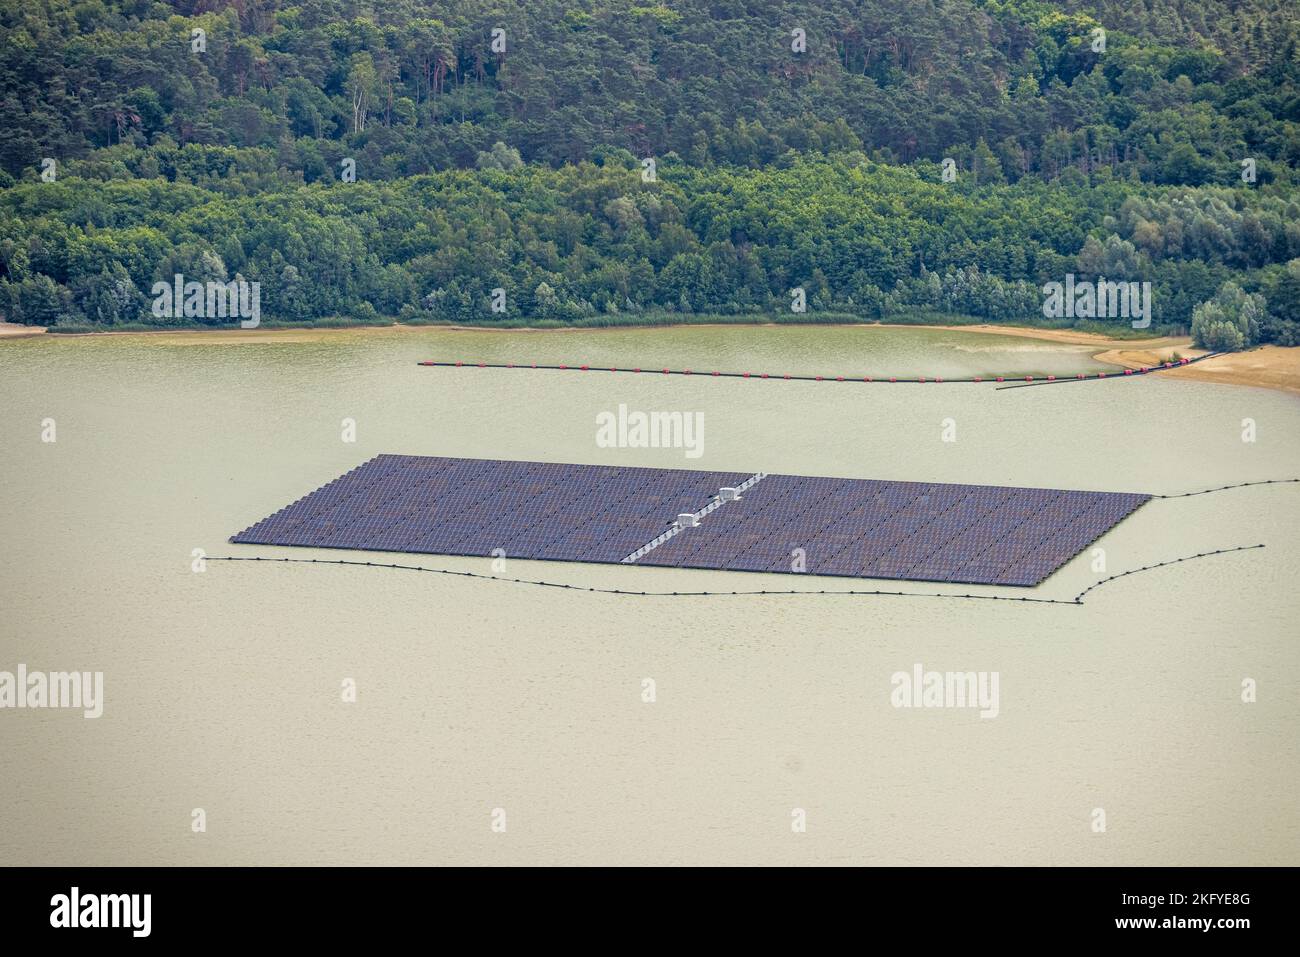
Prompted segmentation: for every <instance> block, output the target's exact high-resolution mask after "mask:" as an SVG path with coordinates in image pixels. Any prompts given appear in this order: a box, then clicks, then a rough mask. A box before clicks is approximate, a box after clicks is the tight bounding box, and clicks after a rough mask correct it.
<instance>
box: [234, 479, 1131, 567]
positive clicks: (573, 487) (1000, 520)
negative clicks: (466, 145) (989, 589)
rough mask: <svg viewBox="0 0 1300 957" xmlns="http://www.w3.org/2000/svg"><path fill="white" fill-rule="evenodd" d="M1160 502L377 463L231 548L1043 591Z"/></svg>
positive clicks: (985, 489) (898, 485) (1116, 496)
mask: <svg viewBox="0 0 1300 957" xmlns="http://www.w3.org/2000/svg"><path fill="white" fill-rule="evenodd" d="M1150 498H1151V496H1149V495H1144V494H1137V493H1122V492H1083V491H1068V490H1061V489H1039V488H1009V487H1001V486H985V485H951V484H940V483H927V482H895V481H877V480H871V479H837V478H817V477H810V476H798V475H768V474H765V473H762V472H759V473H744V472H714V471H695V470H686V469H652V468H632V467H619V466H594V465H565V464H557V463H545V462H514V461H500V460H491V459H461V458H438V457H424V456H411V455H380V456H377V457H376V458H374V459H371V460H370V461H369V462H366V463H365V464H364V465H361V466H359V467H357V468H355V469H353V470H352V471H350V472H348V473H347V474H345V475H343V476H341V477H340V478H338V479H335V480H334V481H332V482H330V483H329V484H327V485H324V486H322V487H321V488H319V489H317V490H316V491H315V492H312V493H311V494H310V495H307V496H305V497H304V498H302V499H299V500H298V501H297V502H294V503H293V504H292V505H289V506H288V507H286V508H284V509H281V510H280V511H279V512H276V513H275V514H274V515H271V516H270V517H268V518H266V519H264V520H262V521H260V522H258V523H257V524H255V525H253V526H251V527H250V528H247V529H245V530H244V531H242V532H240V533H239V534H237V535H235V536H234V537H233V538H231V541H232V542H234V543H237V544H256V545H290V546H302V547H309V548H345V549H357V550H364V551H386V552H408V553H416V554H438V555H477V556H485V557H507V558H520V559H539V560H545V561H574V562H598V563H609V564H637V565H656V566H668V567H676V568H699V569H718V570H730V571H754V572H784V573H794V574H799V573H803V574H811V575H832V576H842V577H851V578H884V579H896V580H909V581H934V582H953V583H964V584H981V585H1021V586H1030V585H1036V584H1038V583H1039V582H1041V581H1042V580H1044V579H1045V578H1046V577H1047V576H1049V575H1050V574H1052V572H1054V571H1056V569H1058V568H1059V567H1060V566H1061V565H1063V564H1065V563H1066V562H1067V561H1069V560H1070V559H1071V558H1073V557H1074V556H1075V555H1077V554H1078V553H1079V552H1081V551H1082V550H1083V549H1084V548H1086V547H1087V546H1088V545H1090V544H1091V543H1092V542H1094V541H1096V540H1097V539H1098V538H1099V537H1100V536H1101V535H1103V534H1105V533H1106V532H1107V531H1109V530H1110V529H1111V528H1112V527H1114V526H1115V525H1116V524H1117V523H1119V522H1120V521H1122V520H1123V519H1124V518H1125V517H1127V516H1128V515H1130V514H1131V513H1132V512H1133V511H1135V510H1136V509H1138V508H1140V507H1141V506H1142V505H1143V504H1145V503H1146V502H1147V501H1148V500H1149V499H1150Z"/></svg>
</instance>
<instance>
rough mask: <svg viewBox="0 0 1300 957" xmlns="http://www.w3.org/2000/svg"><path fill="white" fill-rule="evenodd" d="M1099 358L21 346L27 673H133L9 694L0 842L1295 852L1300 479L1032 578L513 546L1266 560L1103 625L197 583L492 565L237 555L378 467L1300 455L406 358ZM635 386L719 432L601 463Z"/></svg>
mask: <svg viewBox="0 0 1300 957" xmlns="http://www.w3.org/2000/svg"><path fill="white" fill-rule="evenodd" d="M1092 352H1093V350H1092V349H1090V348H1088V347H1082V346H1068V345H1061V344H1058V343H1053V342H1047V341H1041V340H1033V339H1024V338H1017V337H1013V336H1001V335H987V334H977V333H972V332H956V331H946V330H933V329H893V328H869V327H816V326H806V327H743V326H726V327H686V328H673V329H648V330H647V329H617V330H601V331H564V332H527V331H519V332H489V331H472V332H471V331H455V330H446V329H416V330H412V329H395V330H339V331H328V330H322V331H307V332H300V331H293V332H272V331H265V332H258V333H252V334H238V333H231V334H216V335H213V334H194V333H176V334H167V335H124V336H100V337H78V338H56V337H48V336H47V337H37V338H30V339H20V340H12V341H0V407H2V408H3V414H0V450H3V455H2V456H0V485H2V487H3V495H0V531H2V533H3V542H4V546H5V547H4V549H3V551H2V552H0V596H3V598H2V601H3V614H2V615H0V623H2V624H0V670H7V671H13V670H14V669H15V668H16V666H17V665H18V664H20V663H22V664H25V665H27V667H28V668H29V669H32V670H37V669H41V670H88V671H102V672H103V673H104V713H103V716H102V717H99V718H97V719H92V720H87V719H84V718H83V717H82V716H81V714H80V712H73V711H68V710H55V709H46V710H31V709H27V710H5V711H0V748H2V749H3V754H4V757H5V759H4V771H3V773H2V774H0V860H4V861H5V862H7V863H15V864H64V865H70V864H79V865H86V864H100V865H107V864H379V863H388V864H442V863H446V864H456V863H460V864H464V863H525V864H542V863H580V864H596V863H612V864H637V863H661V864H703V863H725V864H754V863H782V864H801V863H836V864H859V863H860V864H1146V865H1230V864H1273V865H1280V864H1295V863H1297V862H1298V861H1300V815H1298V814H1297V810H1298V809H1297V797H1296V789H1295V781H1296V780H1297V778H1298V777H1300V747H1298V745H1297V741H1300V737H1298V736H1297V733H1296V732H1297V728H1300V722H1298V721H1297V719H1298V718H1300V706H1298V702H1300V698H1298V697H1297V695H1296V693H1295V688H1296V686H1297V682H1298V681H1300V673H1298V672H1300V651H1297V646H1296V643H1295V636H1296V620H1297V614H1298V613H1300V591H1298V590H1297V588H1296V582H1297V581H1298V580H1300V508H1297V505H1298V504H1300V486H1298V485H1274V486H1264V487H1255V488H1243V489H1237V490H1233V491H1227V492H1222V493H1218V494H1214V495H1204V496H1199V497H1194V498H1187V499H1173V500H1157V501H1154V502H1152V503H1150V504H1149V505H1147V506H1144V507H1143V508H1142V509H1141V510H1139V512H1138V513H1137V514H1135V515H1134V516H1133V517H1132V518H1130V519H1128V520H1127V521H1125V522H1123V523H1122V524H1121V525H1120V526H1119V527H1118V528H1116V529H1115V530H1114V531H1113V532H1111V533H1110V534H1109V535H1107V536H1106V537H1105V538H1104V539H1102V541H1101V542H1100V543H1099V545H1100V546H1102V547H1103V548H1104V551H1105V565H1106V571H1105V572H1099V571H1095V570H1093V567H1092V563H1093V562H1094V560H1095V559H1094V557H1093V556H1092V555H1091V554H1090V553H1089V552H1088V551H1085V552H1084V553H1083V554H1081V555H1080V556H1078V557H1077V558H1075V559H1074V560H1073V561H1071V562H1070V563H1069V564H1067V565H1066V566H1065V567H1064V568H1063V569H1061V571H1059V572H1058V573H1057V574H1055V575H1053V576H1052V577H1050V578H1049V579H1048V580H1047V581H1046V582H1045V583H1044V584H1043V585H1041V586H1039V588H1037V589H1034V590H1031V591H1028V592H1027V591H1025V590H1019V589H1011V588H1002V589H998V588H975V587H974V586H944V585H929V584H923V583H911V582H901V583H893V582H886V583H873V582H869V581H864V582H855V581H852V580H845V579H815V578H808V577H804V578H794V577H791V576H765V575H749V574H746V575H739V576H738V575H737V574H735V573H725V572H710V571H686V570H674V569H657V568H634V567H615V566H598V565H563V564H548V563H539V562H525V561H518V560H509V562H508V574H510V575H511V576H519V577H527V578H540V579H545V580H548V581H554V582H564V583H570V584H574V585H581V586H583V587H593V586H594V587H609V588H630V589H636V590H647V589H648V590H661V591H673V590H683V591H685V590H690V591H696V590H719V591H725V590H733V589H735V588H738V587H740V588H746V589H748V588H756V589H761V588H773V589H776V588H792V587H794V588H805V589H809V590H814V591H815V590H819V589H826V590H842V589H845V588H863V589H871V588H876V587H881V588H885V589H889V590H901V591H908V592H913V593H918V594H919V593H945V594H949V595H961V594H967V593H978V594H981V595H1009V596H1013V597H1019V596H1021V595H1024V594H1033V595H1036V596H1044V597H1053V598H1066V599H1068V598H1072V597H1073V596H1074V595H1076V594H1077V593H1078V592H1080V591H1081V590H1082V589H1084V588H1086V587H1087V586H1088V585H1090V584H1092V583H1094V582H1096V581H1097V580H1099V579H1100V578H1104V577H1106V575H1108V574H1113V573H1115V572H1119V571H1125V570H1128V569H1131V568H1136V567H1139V566H1143V565H1148V564H1152V563H1155V562H1161V561H1166V560H1168V559H1171V558H1176V557H1182V556H1188V555H1194V554H1196V553H1200V552H1205V551H1209V550H1213V549H1219V548H1226V547H1231V546H1239V545H1253V544H1257V543H1263V544H1265V545H1266V546H1267V547H1266V548H1264V549H1261V550H1255V551H1248V552H1241V553H1235V554H1228V555H1220V556H1214V557H1207V558H1203V559H1199V560H1196V561H1191V562H1186V563H1182V564H1177V565H1173V566H1169V567H1165V568H1160V569H1156V570H1152V571H1147V572H1143V573H1141V574H1138V575H1132V576H1128V577H1125V578H1122V579H1119V580H1117V581H1114V582H1111V583H1109V584H1107V585H1105V586H1104V587H1102V588H1100V589H1098V590H1096V591H1094V592H1092V593H1090V594H1089V595H1088V597H1087V598H1086V601H1085V604H1083V605H1081V606H1073V605H1045V604H1030V603H1019V602H1016V603H1012V602H997V601H973V600H965V599H960V598H933V597H892V596H874V597H872V596H833V595H796V596H750V597H731V596H719V597H700V598H682V597H677V598H672V597H627V596H613V595H601V594H593V593H586V592H581V591H563V590H559V589H551V588H539V587H533V586H527V585H516V584H510V583H503V582H493V581H485V580H480V579H469V578H454V577H448V576H441V575H424V574H416V573H412V572H403V571H396V570H389V569H367V568H355V567H338V566H324V567H321V566H315V567H313V566H311V565H300V564H275V565H266V564H260V565H259V564H255V563H222V562H210V563H208V564H207V566H206V570H205V571H203V572H201V573H196V572H194V571H192V565H191V563H192V561H193V559H192V554H193V550H194V549H202V550H204V552H205V553H206V554H207V555H209V556H219V555H236V554H238V555H266V556H276V557H280V556H287V557H322V558H338V557H356V558H359V559H360V560H363V561H364V560H369V559H371V558H374V559H375V560H377V561H378V560H382V561H394V560H397V561H405V562H406V563H408V564H420V565H424V566H427V567H432V568H445V569H453V570H461V571H476V572H481V573H484V574H491V573H492V569H491V567H490V564H491V559H490V558H488V557H486V556H485V557H484V558H482V559H465V558H459V559H458V558H442V557H438V556H412V557H410V559H409V560H406V559H401V558H394V557H391V556H373V555H363V554H354V555H345V554H343V553H337V552H326V551H312V550H302V549H281V548H260V547H254V546H234V545H229V544H227V539H228V538H229V536H230V535H232V534H234V533H235V532H237V531H240V530H241V529H243V528H245V527H247V526H248V525H250V524H252V523H253V522H255V521H257V520H259V519H261V518H263V517H265V516H267V515H269V514H270V513H271V512H273V511H275V510H277V509H279V508H281V507H282V506H284V505H286V504H288V503H289V502H291V501H293V500H295V499H297V498H299V497H301V496H303V495H305V494H307V493H308V492H310V491H311V490H313V489H315V488H317V487H318V486H320V485H321V484H323V483H325V482H326V481H329V480H330V479H333V478H335V477H336V476H338V475H340V474H342V473H343V472H345V471H347V470H348V469H350V468H352V467H354V466H356V465H358V464H360V463H361V462H363V461H365V460H367V459H369V458H371V457H372V456H374V455H377V454H379V453H384V452H390V453H407V454H422V455H448V456H469V457H482V458H507V459H527V460H543V461H557V462H579V463H599V464H627V465H641V466H658V467H673V468H699V469H720V470H723V469H725V470H736V471H743V472H755V471H766V472H789V473H797V474H805V475H829V476H845V477H861V478H880V479H899V480H920V481H943V482H968V483H978V484H991V485H1022V486H1047V487H1058V488H1077V489H1095V490H1105V491H1141V492H1156V493H1176V492H1184V491H1190V490H1196V489H1202V488H1207V487H1211V486H1219V485H1224V484H1229V483H1236V482H1245V481H1251V480H1261V479H1273V478H1290V477H1297V476H1300V442H1297V436H1300V400H1297V398H1296V397H1294V396H1288V395H1285V394H1282V393H1278V392H1270V391H1266V390H1262V389H1253V388H1243V387H1237V386H1226V385H1215V384H1208V383H1202V382H1192V381H1174V380H1171V379H1162V378H1161V377H1160V376H1159V375H1150V376H1145V377H1142V378H1139V379H1124V378H1122V377H1121V378H1118V379H1111V380H1107V381H1103V382H1089V383H1068V384H1059V385H1051V386H1040V387H1033V388H1020V389H1006V390H1002V391H998V390H996V389H995V388H994V386H993V385H992V384H980V385H974V384H971V385H961V384H941V385H937V384H926V385H903V384H899V385H890V384H887V383H877V384H848V383H846V384H839V383H833V382H823V383H817V382H780V381H776V382H773V381H766V382H763V381H756V380H740V379H713V378H711V377H695V376H693V377H690V378H684V377H676V376H674V377H667V376H653V375H644V376H635V375H610V374H607V373H589V374H580V373H576V372H544V371H532V370H494V369H475V368H464V369H445V368H424V367H420V366H418V365H416V363H417V362H418V361H419V360H422V359H444V360H448V359H449V360H463V361H467V362H479V361H482V362H489V363H490V362H518V363H531V362H539V363H547V362H569V363H572V364H580V363H587V364H590V365H593V366H597V365H601V364H607V365H608V364H619V365H627V366H642V367H645V368H655V367H658V368H662V367H663V366H671V367H674V368H692V369H697V370H701V371H707V370H712V369H720V370H723V371H754V372H769V373H773V374H781V373H786V372H789V373H791V374H796V373H798V374H829V375H836V374H846V375H848V374H856V375H873V376H876V377H880V376H888V375H891V374H893V375H899V376H910V375H927V376H941V377H945V378H954V377H959V376H964V375H985V376H991V375H995V374H999V373H1019V374H1021V375H1024V374H1055V375H1060V376H1072V375H1074V374H1075V373H1077V372H1095V371H1098V370H1101V369H1105V368H1109V367H1106V366H1103V365H1100V364H1098V363H1097V362H1096V361H1095V360H1093V359H1092V358H1091V355H1092ZM621 403H625V404H626V405H627V406H628V407H629V408H631V409H639V410H644V411H652V410H661V411H685V412H699V413H702V415H703V419H704V422H705V433H704V443H703V447H702V455H701V456H700V457H699V458H691V459H687V458H686V457H685V455H684V452H683V450H681V449H617V448H615V449H611V448H602V447H600V446H598V444H597V442H596V419H597V416H598V415H600V414H601V413H602V412H609V411H612V410H615V409H617V407H618V406H619V404H621ZM49 420H52V423H51V422H50V421H49ZM945 420H951V426H950V427H949V434H951V433H952V430H954V429H955V438H956V441H950V442H949V441H943V432H944V429H945V426H946V424H947V423H946V421H945ZM1244 420H1251V423H1253V429H1254V441H1243V428H1248V427H1250V425H1249V424H1248V425H1246V426H1244V425H1243V421H1244ZM349 421H350V422H351V424H352V427H353V428H354V430H355V441H352V442H349V441H344V437H345V433H347V432H348V431H349V430H348V422H349ZM51 426H52V427H53V430H54V431H53V437H54V438H55V441H53V442H48V441H42V438H43V435H44V437H46V438H49V437H50V428H51ZM737 578H739V579H742V580H741V581H739V582H738V581H737ZM917 664H920V665H923V666H924V668H925V669H927V670H928V669H937V670H939V671H960V672H967V671H974V672H996V673H997V674H998V675H999V676H1000V709H999V714H998V716H997V717H996V718H995V719H992V720H982V719H981V718H980V717H979V715H978V713H977V712H976V711H973V710H970V709H960V708H937V709H921V708H913V709H905V708H896V707H894V706H893V705H892V704H891V676H893V675H895V674H896V673H899V672H911V671H912V669H913V667H914V665H917ZM645 679H652V681H653V688H654V699H655V700H654V701H653V702H649V701H646V700H643V699H644V697H645V689H646V688H647V687H649V686H648V685H647V684H646V683H645ZM1248 679H1250V680H1253V681H1254V682H1256V683H1257V700H1255V701H1253V702H1252V703H1245V702H1243V700H1242V687H1243V681H1246V680H1248ZM345 681H351V682H353V683H354V685H355V688H356V700H355V702H347V701H344V700H343V695H342V694H341V690H340V689H341V687H342V685H343V683H344V682H345ZM200 808H201V809H202V810H203V815H204V819H205V821H206V830H205V831H203V832H202V833H195V832H194V831H193V830H192V827H191V823H192V815H193V812H194V809H200ZM496 809H501V811H504V817H503V816H502V815H501V814H500V813H497V815H496V816H495V817H494V810H496ZM796 809H798V810H799V811H802V812H803V813H804V815H805V817H806V822H807V827H806V832H797V831H795V830H793V829H792V819H794V818H792V814H793V815H795V817H796V818H797V817H798V811H797V810H796ZM1096 809H1102V810H1103V811H1104V815H1105V830H1104V831H1099V830H1096V829H1095V822H1097V821H1098V820H1100V819H1099V817H1098V815H1097V814H1096ZM501 820H504V821H505V822H506V827H505V830H504V832H501V831H499V830H494V828H493V823H494V821H497V822H498V823H499V822H500V821H501Z"/></svg>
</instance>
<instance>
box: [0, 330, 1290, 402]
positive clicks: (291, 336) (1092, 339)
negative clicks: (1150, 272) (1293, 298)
mask: <svg viewBox="0 0 1300 957" xmlns="http://www.w3.org/2000/svg"><path fill="white" fill-rule="evenodd" d="M696 325H698V326H713V327H718V326H728V327H735V328H743V327H744V326H745V325H749V324H747V323H682V324H680V325H663V326H593V327H579V328H572V327H570V328H557V329H538V328H535V327H527V326H524V327H520V328H513V329H493V328H492V327H490V326H454V325H452V326H433V325H430V326H415V325H404V324H401V323H392V324H390V325H383V326H338V327H328V326H317V327H306V328H294V329H149V330H133V331H122V332H114V331H111V330H106V331H104V332H83V333H70V334H66V335H65V336H64V337H66V338H78V337H81V336H151V337H164V338H165V339H166V340H167V341H169V342H173V343H179V344H187V345H193V344H198V343H203V342H206V343H233V342H301V341H307V340H312V339H321V338H332V337H336V336H352V335H376V334H388V335H404V334H407V333H416V332H420V331H423V330H428V329H437V330H442V331H448V330H449V331H454V332H529V333H544V332H610V331H627V330H629V329H676V328H689V327H691V326H696ZM753 325H760V326H776V325H780V323H753ZM854 325H862V326H864V327H867V328H873V327H874V328H880V329H937V330H943V331H947V332H970V333H978V334H986V335H998V336H1012V337H1016V338H1021V339H1039V340H1044V341H1048V342H1057V343H1060V344H1062V345H1076V346H1093V347H1095V348H1096V351H1095V352H1094V353H1093V354H1092V358H1093V359H1094V360H1096V361H1097V362H1103V363H1107V364H1109V365H1114V366H1119V367H1122V368H1129V369H1136V368H1139V367H1141V366H1154V365H1158V364H1160V363H1161V362H1164V361H1165V360H1167V359H1169V358H1171V357H1173V356H1174V355H1175V354H1176V355H1178V356H1182V357H1187V358H1195V357H1196V356H1201V355H1204V354H1205V350H1204V349H1197V348H1196V347H1195V346H1193V345H1192V340H1191V338H1190V337H1187V336H1162V337H1154V338H1151V339H1114V338H1111V337H1109V336H1106V335H1102V334H1101V333H1096V332H1079V331H1075V330H1072V329H1041V328H1036V327H1033V326H1002V325H993V324H987V323H981V324H978V325H920V324H915V323H882V322H875V323H860V324H857V323H855V324H854ZM48 334H49V333H47V330H46V329H44V328H41V327H38V326H20V325H15V324H13V323H7V322H0V339H17V338H30V337H34V336H44V335H48ZM1161 374H1162V375H1165V376H1170V377H1172V378H1180V379H1195V380H1200V381H1202V382H1218V383H1222V384H1225V385H1241V386H1253V387H1255V388H1264V389H1275V390H1279V391H1282V392H1289V393H1291V394H1293V395H1300V348H1286V347H1283V346H1259V347H1257V348H1255V349H1251V350H1249V351H1247V352H1237V353H1232V354H1230V355H1222V356H1216V357H1215V358H1213V359H1207V360H1205V361H1204V362H1198V363H1197V364H1196V365H1192V366H1183V367H1180V368H1178V369H1171V370H1169V371H1167V372H1163V373H1161Z"/></svg>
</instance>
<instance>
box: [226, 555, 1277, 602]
mask: <svg viewBox="0 0 1300 957" xmlns="http://www.w3.org/2000/svg"><path fill="white" fill-rule="evenodd" d="M1263 547H1264V546H1263V545H1262V544H1261V545H1238V546H1236V547H1233V548H1218V549H1215V550H1214V551H1209V552H1199V553H1198V554H1196V555H1186V556H1184V557H1182V558H1172V559H1169V560H1168V561H1164V562H1156V563H1155V564H1153V565H1143V566H1142V567H1141V568H1133V569H1130V570H1128V571H1126V572H1119V573H1118V574H1115V575H1111V576H1110V577H1109V578H1103V579H1102V580H1101V581H1098V582H1095V583H1093V584H1092V585H1089V586H1088V587H1087V588H1085V589H1084V590H1083V591H1081V592H1079V594H1077V595H1075V596H1074V598H1072V599H1068V600H1067V599H1063V598H1031V597H1029V596H1025V597H1023V598H1013V597H1011V596H1008V595H948V594H944V593H943V592H911V591H887V590H884V589H872V590H866V589H858V588H851V589H842V588H841V589H822V590H819V591H814V590H812V589H807V588H803V589H796V588H791V589H771V588H765V589H756V590H749V591H740V590H737V591H634V590H632V589H626V588H599V587H596V586H592V585H569V584H566V583H564V582H551V581H543V580H541V579H534V578H508V577H506V576H504V575H484V574H482V573H481V572H458V571H453V570H451V569H449V568H429V567H427V566H425V565H401V564H398V563H396V562H394V563H385V562H357V561H349V560H348V559H343V558H264V557H262V556H261V555H216V556H211V557H209V558H207V559H206V561H210V562H269V563H276V562H279V563H282V564H294V565H350V566H358V567H361V568H389V569H400V570H402V571H413V572H427V573H429V574H431V575H450V576H453V577H458V578H477V579H481V580H484V581H495V582H504V583H509V584H515V585H534V586H537V587H542V588H561V589H567V590H569V591H580V592H589V593H594V594H600V595H624V596H631V597H637V598H724V597H738V596H757V595H827V596H858V597H890V598H958V599H967V600H970V601H1015V602H1028V603H1031V604H1036V605H1082V604H1083V603H1084V602H1083V596H1084V595H1087V594H1088V593H1089V592H1091V591H1093V590H1094V589H1097V588H1100V587H1101V586H1102V585H1105V584H1106V583H1107V582H1112V581H1115V580H1116V579H1119V578H1124V577H1126V576H1128V575H1136V574H1137V573H1138V572H1145V571H1150V570H1152V569H1155V568H1164V567H1165V566H1166V565H1177V564H1179V563H1181V562H1190V561H1194V560H1195V559H1198V558H1208V557H1210V556H1213V555H1226V554H1228V553H1230V552H1246V551H1251V550H1252V549H1256V548H1263Z"/></svg>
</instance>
